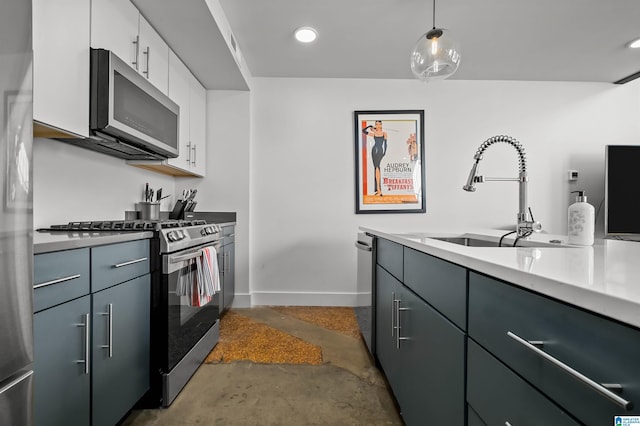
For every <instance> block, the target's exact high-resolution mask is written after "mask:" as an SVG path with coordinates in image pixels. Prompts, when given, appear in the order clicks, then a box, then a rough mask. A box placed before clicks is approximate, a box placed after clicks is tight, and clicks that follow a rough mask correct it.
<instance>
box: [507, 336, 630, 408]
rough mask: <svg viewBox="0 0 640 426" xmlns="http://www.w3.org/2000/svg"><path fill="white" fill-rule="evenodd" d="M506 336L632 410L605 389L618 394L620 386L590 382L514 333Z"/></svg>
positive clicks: (628, 403) (624, 400)
mask: <svg viewBox="0 0 640 426" xmlns="http://www.w3.org/2000/svg"><path fill="white" fill-rule="evenodd" d="M507 336H509V337H511V338H512V339H513V340H515V341H516V342H518V343H520V344H521V345H523V346H524V347H525V348H527V349H529V350H530V351H532V352H534V353H535V354H537V355H539V356H541V357H542V358H544V359H546V360H547V361H549V362H551V363H552V364H554V365H556V366H557V367H559V368H560V369H561V370H564V371H565V372H566V373H567V374H569V375H571V376H573V377H574V378H575V379H577V380H579V381H581V382H582V383H584V384H586V385H588V386H589V387H591V388H592V389H594V390H595V391H596V392H598V393H600V394H601V395H602V396H604V397H606V398H607V399H609V400H610V401H612V402H614V403H616V404H618V405H619V406H620V407H622V408H624V409H625V410H631V409H632V408H633V403H632V402H631V401H627V400H626V399H624V398H621V397H619V396H618V395H616V394H615V393H613V392H612V391H610V390H609V389H607V386H612V387H617V389H618V391H619V392H620V391H621V390H622V386H620V385H611V384H607V385H606V386H605V385H602V384H600V383H597V382H595V381H593V380H591V379H590V378H588V377H587V376H585V375H584V374H582V373H580V372H578V371H576V370H574V369H573V368H571V367H569V366H568V365H567V364H565V363H563V362H562V361H560V360H558V359H556V358H554V357H552V356H551V355H549V354H548V353H546V352H544V351H543V350H540V349H538V348H537V347H535V346H534V345H532V344H531V343H530V342H528V341H527V340H525V339H523V338H522V337H520V336H518V335H516V334H514V333H512V332H510V331H508V332H507Z"/></svg>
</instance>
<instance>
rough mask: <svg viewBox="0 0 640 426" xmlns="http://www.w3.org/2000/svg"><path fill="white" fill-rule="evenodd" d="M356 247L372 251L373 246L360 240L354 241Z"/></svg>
mask: <svg viewBox="0 0 640 426" xmlns="http://www.w3.org/2000/svg"><path fill="white" fill-rule="evenodd" d="M356 248H357V249H359V250H364V251H372V250H373V247H371V246H370V245H368V244H365V243H363V242H360V241H356Z"/></svg>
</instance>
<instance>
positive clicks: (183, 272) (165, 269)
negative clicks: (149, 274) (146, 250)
mask: <svg viewBox="0 0 640 426" xmlns="http://www.w3.org/2000/svg"><path fill="white" fill-rule="evenodd" d="M205 247H213V248H215V249H216V251H220V243H219V242H214V243H211V244H207V245H205V246H200V247H197V248H193V249H188V250H184V251H180V252H176V253H171V254H165V255H163V256H162V281H163V283H162V284H163V285H162V289H163V291H164V292H165V293H164V294H163V300H164V303H163V304H162V305H163V310H164V309H166V311H165V315H166V317H165V318H166V321H167V322H166V326H167V335H166V338H167V344H166V348H167V354H166V356H167V358H166V363H165V365H163V366H162V367H163V370H164V371H165V372H169V371H171V370H172V369H173V368H174V367H175V365H176V364H177V363H178V362H179V361H180V360H181V359H182V358H183V357H184V356H185V355H186V354H187V353H188V352H189V351H190V350H191V348H193V347H194V346H195V345H196V343H198V341H199V340H200V338H201V337H202V336H203V335H204V334H205V333H206V332H207V331H209V329H210V328H211V327H212V326H213V325H214V323H215V322H216V321H217V320H218V318H219V316H220V311H219V307H220V301H219V300H220V295H221V294H220V292H215V294H213V295H212V296H211V297H207V296H202V295H201V294H200V293H201V292H200V290H199V282H198V280H199V279H200V280H201V281H202V277H200V278H199V277H198V264H197V259H198V258H201V256H202V250H203V248H205ZM213 257H214V258H215V256H213ZM216 261H217V259H216ZM217 279H218V282H220V281H219V280H220V274H219V273H218V275H217ZM200 284H201V283H200ZM189 290H191V291H189Z"/></svg>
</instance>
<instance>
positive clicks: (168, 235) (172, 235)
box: [167, 231, 178, 241]
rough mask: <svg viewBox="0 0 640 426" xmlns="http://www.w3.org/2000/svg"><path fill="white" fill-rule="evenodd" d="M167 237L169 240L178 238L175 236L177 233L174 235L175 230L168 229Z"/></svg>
mask: <svg viewBox="0 0 640 426" xmlns="http://www.w3.org/2000/svg"><path fill="white" fill-rule="evenodd" d="M167 239H168V240H169V241H176V240H177V239H178V238H177V235H176V232H175V231H169V232H167Z"/></svg>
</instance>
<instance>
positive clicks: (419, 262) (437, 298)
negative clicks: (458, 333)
mask: <svg viewBox="0 0 640 426" xmlns="http://www.w3.org/2000/svg"><path fill="white" fill-rule="evenodd" d="M404 284H405V285H406V286H407V287H409V288H410V289H412V290H413V291H414V292H415V293H416V294H417V295H418V296H420V297H422V298H423V299H424V300H426V301H427V303H429V304H430V305H431V306H433V307H434V308H436V309H437V310H438V311H440V313H442V314H443V315H444V316H446V317H447V318H449V319H450V320H451V321H453V322H454V323H455V324H456V325H457V326H458V327H460V328H461V329H463V330H465V329H466V327H467V325H466V322H467V271H466V269H464V268H462V267H460V266H457V265H454V264H452V263H449V262H446V261H444V260H442V259H438V258H437V257H433V256H430V255H428V254H425V253H421V252H419V251H417V250H413V249H410V248H407V247H405V248H404Z"/></svg>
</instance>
